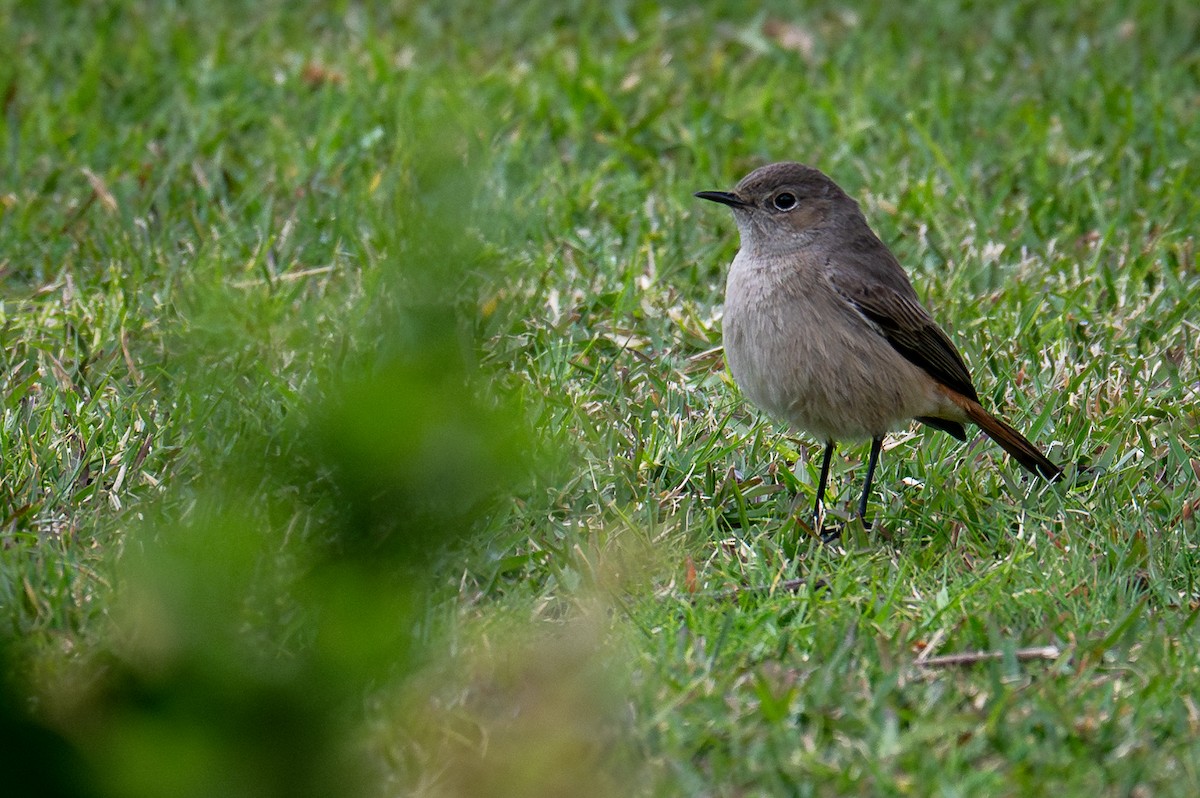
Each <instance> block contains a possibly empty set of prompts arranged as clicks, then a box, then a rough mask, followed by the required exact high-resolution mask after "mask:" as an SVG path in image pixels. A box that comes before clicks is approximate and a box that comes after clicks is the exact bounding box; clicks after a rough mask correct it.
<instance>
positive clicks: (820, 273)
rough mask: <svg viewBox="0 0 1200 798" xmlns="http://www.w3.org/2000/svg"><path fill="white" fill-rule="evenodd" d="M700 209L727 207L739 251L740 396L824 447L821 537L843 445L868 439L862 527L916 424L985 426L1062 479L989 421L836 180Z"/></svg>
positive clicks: (772, 185) (731, 277)
mask: <svg viewBox="0 0 1200 798" xmlns="http://www.w3.org/2000/svg"><path fill="white" fill-rule="evenodd" d="M695 196H696V197H698V198H700V199H704V200H710V201H712V202H716V203H720V204H722V205H726V206H728V207H729V208H730V209H731V210H732V211H733V217H734V220H735V221H736V222H737V227H738V234H739V237H740V239H741V245H740V248H739V249H738V252H737V255H736V256H735V257H734V259H733V263H732V264H731V265H730V267H729V273H728V277H727V280H726V284H725V306H724V314H723V322H722V324H723V328H722V338H723V342H724V347H725V358H726V361H727V362H728V365H729V369H730V371H731V372H732V374H733V378H734V381H735V382H736V383H737V385H738V386H739V388H740V389H741V391H742V393H743V394H744V395H745V396H746V397H748V398H749V399H750V401H751V402H753V403H754V404H755V405H757V406H758V407H759V408H761V409H762V410H764V411H766V412H767V413H768V414H770V415H771V416H774V417H776V418H779V419H781V420H783V421H786V422H788V423H789V424H790V425H791V426H792V427H794V428H796V429H799V430H801V431H803V432H805V433H807V434H809V435H811V436H813V437H814V438H816V439H817V440H818V441H820V442H821V443H823V444H824V445H825V451H824V457H823V458H822V461H821V473H820V478H819V481H818V486H817V496H816V502H815V504H814V506H813V517H814V528H815V529H817V530H820V529H821V523H822V518H823V512H822V510H823V502H824V498H825V488H826V483H827V482H828V479H829V465H830V461H831V459H832V457H833V453H834V447H835V444H836V442H838V441H855V440H864V439H870V441H871V450H870V455H869V457H868V460H867V473H866V479H865V483H864V485H863V491H862V496H861V498H860V500H859V503H858V517H859V518H860V519H861V520H862V523H863V526H864V527H866V528H870V526H871V523H870V520H869V519H868V518H867V500H868V497H869V496H870V492H871V483H872V480H873V479H874V476H875V469H876V466H877V464H878V462H879V453H880V449H881V448H882V445H883V437H884V435H885V434H886V433H888V432H890V431H893V430H895V429H897V428H899V427H901V426H902V425H905V424H907V423H909V422H910V421H911V420H912V419H915V420H917V421H919V422H921V423H922V424H925V425H927V426H929V427H932V428H934V429H937V430H941V431H942V432H946V433H949V434H950V435H952V436H954V437H955V438H957V439H958V440H960V441H965V440H966V426H965V425H966V424H968V423H972V424H976V425H978V426H979V428H980V429H981V430H983V432H984V433H986V434H987V435H988V436H989V437H990V438H991V439H992V440H994V441H995V442H996V443H998V444H999V445H1000V447H1001V448H1003V449H1004V450H1005V451H1006V452H1008V453H1009V454H1010V455H1011V456H1012V457H1013V459H1015V460H1016V461H1017V462H1018V463H1020V464H1021V465H1022V466H1023V467H1025V468H1026V469H1028V470H1029V471H1031V472H1033V473H1035V474H1038V475H1040V476H1042V477H1044V478H1046V479H1048V480H1058V479H1060V478H1061V477H1062V475H1063V470H1062V468H1061V467H1059V466H1058V465H1057V464H1055V463H1054V462H1053V461H1051V460H1050V459H1049V458H1048V457H1046V455H1045V454H1043V453H1042V451H1041V450H1040V449H1039V448H1038V447H1037V446H1035V445H1034V444H1033V443H1031V442H1030V441H1029V440H1028V439H1027V438H1025V436H1024V435H1022V434H1021V433H1020V432H1018V431H1017V430H1016V429H1015V428H1014V427H1012V426H1010V425H1009V424H1008V423H1006V422H1004V421H1002V420H1001V419H999V418H997V417H996V416H994V415H993V414H992V413H990V412H989V411H988V410H986V409H984V407H983V405H982V404H981V403H980V398H979V394H978V392H977V391H976V390H975V385H974V383H973V382H972V380H971V373H970V371H969V369H968V368H967V365H966V363H965V361H964V360H963V357H962V355H961V354H959V352H958V350H957V349H956V348H955V346H954V344H953V343H952V342H951V340H950V338H949V336H947V335H946V333H945V331H943V330H942V328H941V327H939V326H938V324H937V322H936V321H934V319H933V316H931V315H930V313H929V311H928V310H926V309H925V307H924V306H923V305H922V304H921V301H920V299H919V298H918V296H917V292H916V291H915V290H914V289H913V286H912V283H911V282H910V280H909V278H908V275H907V273H906V272H905V270H904V267H903V266H901V265H900V262H899V261H898V260H897V259H896V256H895V255H893V254H892V252H891V250H890V249H888V247H887V245H885V244H884V243H883V241H881V240H880V238H879V236H877V235H876V234H875V232H874V231H873V230H872V229H871V227H870V225H869V224H868V223H867V219H866V217H865V216H864V215H863V213H862V210H861V208H860V207H859V205H858V203H857V202H856V201H855V200H854V199H853V198H851V197H850V196H849V195H848V194H847V193H846V192H845V191H843V190H842V188H841V187H840V186H838V184H837V183H835V182H834V181H833V180H832V179H831V178H830V177H829V176H828V175H826V174H825V173H824V172H822V171H820V170H819V169H816V168H814V167H811V166H806V165H804V164H801V163H796V162H792V161H786V162H781V163H772V164H768V165H766V166H762V167H760V168H758V169H755V170H754V171H753V172H751V173H750V174H748V175H747V176H746V177H744V178H743V179H742V180H741V181H740V182H739V183H738V184H737V186H735V187H734V189H733V190H732V191H700V192H697V193H696V194H695Z"/></svg>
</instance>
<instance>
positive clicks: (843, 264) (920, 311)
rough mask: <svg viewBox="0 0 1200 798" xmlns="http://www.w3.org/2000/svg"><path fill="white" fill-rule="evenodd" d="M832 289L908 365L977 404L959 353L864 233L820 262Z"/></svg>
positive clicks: (880, 246) (888, 258)
mask: <svg viewBox="0 0 1200 798" xmlns="http://www.w3.org/2000/svg"><path fill="white" fill-rule="evenodd" d="M826 275H827V276H828V278H829V281H830V283H831V284H832V285H833V288H834V290H835V291H837V292H838V294H840V295H841V296H842V297H843V298H844V299H845V300H846V301H847V302H849V303H850V304H851V305H852V306H853V307H854V308H855V309H856V310H857V311H858V312H859V313H861V314H862V315H863V317H864V318H866V319H867V320H869V321H870V322H871V323H872V324H874V325H875V327H876V328H877V329H878V330H879V332H880V333H881V334H882V335H883V337H884V338H886V339H887V342H888V343H889V344H891V345H892V348H893V349H895V350H896V351H897V352H899V353H900V354H902V355H904V357H905V358H906V359H908V360H909V362H911V363H914V364H915V365H917V366H920V367H921V368H923V369H925V371H927V372H928V373H929V375H930V376H932V377H933V378H934V379H936V380H937V381H938V382H940V383H942V384H943V385H945V386H946V387H947V388H951V389H953V390H955V391H957V392H958V393H960V394H962V395H963V396H966V397H967V398H969V399H973V400H975V401H979V395H978V394H977V393H976V392H975V386H974V385H972V383H971V373H970V372H969V371H968V370H967V364H966V363H964V362H963V359H962V355H960V354H959V353H958V350H957V349H955V348H954V344H953V343H951V341H950V339H949V338H948V337H947V336H946V333H944V332H942V328H941V327H938V326H937V323H936V322H935V321H934V320H933V318H932V317H930V315H929V312H928V311H927V310H925V308H923V307H922V306H921V303H920V301H919V300H918V299H917V294H916V292H915V291H914V290H913V288H912V284H911V283H909V281H908V276H907V275H906V274H905V273H904V269H903V267H902V266H900V264H899V263H898V262H897V261H896V259H895V257H894V256H893V255H892V253H891V252H890V251H888V249H887V247H885V246H884V245H883V243H882V242H881V241H880V240H879V239H878V238H876V237H875V235H874V234H873V233H871V232H870V231H869V230H867V231H865V233H864V235H862V236H859V237H857V238H856V240H855V241H854V243H853V245H851V246H849V247H845V248H843V249H841V250H840V251H839V252H838V253H837V254H835V255H833V256H832V257H831V258H830V259H829V261H828V262H827V264H826Z"/></svg>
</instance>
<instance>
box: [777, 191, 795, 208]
mask: <svg viewBox="0 0 1200 798" xmlns="http://www.w3.org/2000/svg"><path fill="white" fill-rule="evenodd" d="M772 203H774V205H775V209H776V210H780V211H790V210H791V209H792V208H795V207H796V195H795V194H792V193H791V192H789V191H784V192H781V193H779V194H776V195H775V199H773V200H772Z"/></svg>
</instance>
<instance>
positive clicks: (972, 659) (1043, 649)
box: [917, 646, 1062, 668]
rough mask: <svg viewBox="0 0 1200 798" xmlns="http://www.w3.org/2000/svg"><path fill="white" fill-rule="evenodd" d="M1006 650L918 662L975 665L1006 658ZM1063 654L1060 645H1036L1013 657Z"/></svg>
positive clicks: (926, 665)
mask: <svg viewBox="0 0 1200 798" xmlns="http://www.w3.org/2000/svg"><path fill="white" fill-rule="evenodd" d="M1004 656H1005V652H1003V651H964V652H963V653H961V654H945V655H943V656H940V657H930V658H928V659H921V658H919V657H918V658H917V664H918V665H920V666H921V667H923V668H947V667H954V666H956V665H975V664H977V663H980V662H990V661H992V660H998V659H1004ZM1060 656H1062V649H1060V648H1059V647H1058V646H1034V647H1032V648H1018V649H1017V650H1016V651H1014V652H1013V657H1014V658H1015V659H1016V660H1017V661H1018V662H1026V661H1029V660H1035V659H1058V658H1059V657H1060Z"/></svg>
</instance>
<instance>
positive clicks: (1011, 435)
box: [955, 396, 1063, 480]
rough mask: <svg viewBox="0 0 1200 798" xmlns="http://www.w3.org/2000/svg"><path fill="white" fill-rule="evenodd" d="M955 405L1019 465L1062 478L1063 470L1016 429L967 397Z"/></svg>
mask: <svg viewBox="0 0 1200 798" xmlns="http://www.w3.org/2000/svg"><path fill="white" fill-rule="evenodd" d="M955 404H957V405H958V406H959V407H961V408H962V409H963V410H964V411H965V412H966V414H967V418H969V419H971V421H973V422H974V423H976V424H978V425H979V428H980V429H981V430H983V431H984V432H985V433H987V436H988V437H989V438H991V439H992V440H994V441H995V442H996V443H998V444H1000V448H1001V449H1003V450H1004V451H1006V452H1008V453H1009V454H1011V455H1012V456H1013V459H1015V460H1016V461H1017V462H1018V463H1020V464H1021V465H1023V466H1025V468H1027V469H1029V470H1030V471H1032V472H1033V473H1035V474H1041V475H1042V476H1044V477H1045V478H1046V479H1049V480H1058V479H1061V478H1062V475H1063V470H1062V469H1061V468H1059V467H1058V466H1057V465H1055V464H1054V463H1053V462H1051V460H1050V458H1048V457H1046V455H1044V454H1042V452H1041V450H1040V449H1038V447H1036V446H1034V445H1033V444H1032V443H1030V442H1029V440H1028V439H1027V438H1026V437H1025V436H1024V435H1022V434H1021V433H1019V432H1017V431H1016V430H1015V429H1013V428H1012V427H1010V426H1009V425H1008V424H1006V423H1004V422H1003V421H1001V420H1000V419H998V418H996V417H995V416H993V415H992V414H991V413H989V412H988V411H986V410H984V409H983V407H982V406H981V405H980V404H979V403H978V402H974V401H972V400H970V399H968V398H966V397H965V396H958V397H956V401H955Z"/></svg>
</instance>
